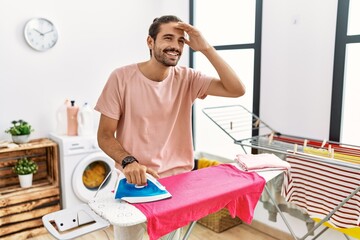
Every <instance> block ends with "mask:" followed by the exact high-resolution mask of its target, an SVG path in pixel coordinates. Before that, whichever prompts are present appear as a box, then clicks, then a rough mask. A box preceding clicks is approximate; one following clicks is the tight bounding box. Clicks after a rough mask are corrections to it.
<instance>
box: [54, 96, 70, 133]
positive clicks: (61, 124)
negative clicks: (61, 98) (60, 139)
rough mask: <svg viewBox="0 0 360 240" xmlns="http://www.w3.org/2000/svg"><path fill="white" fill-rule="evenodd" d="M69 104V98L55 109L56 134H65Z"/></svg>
mask: <svg viewBox="0 0 360 240" xmlns="http://www.w3.org/2000/svg"><path fill="white" fill-rule="evenodd" d="M69 106H71V104H70V100H69V99H66V100H65V102H64V103H63V104H62V105H61V106H60V107H59V108H58V109H57V111H56V133H57V134H58V135H66V134H67V108H68V107H69Z"/></svg>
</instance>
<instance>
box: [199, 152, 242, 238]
mask: <svg viewBox="0 0 360 240" xmlns="http://www.w3.org/2000/svg"><path fill="white" fill-rule="evenodd" d="M195 159H196V160H197V166H198V168H199V169H200V168H203V167H210V166H214V165H218V164H221V163H232V162H234V161H233V160H230V159H227V158H223V157H220V156H216V155H213V154H210V153H206V152H195ZM197 223H199V224H201V225H202V226H204V227H206V228H208V229H210V230H212V231H214V232H217V233H220V232H223V231H225V230H227V229H229V228H232V227H235V226H237V225H239V224H241V220H240V219H239V218H238V217H235V218H232V217H231V215H230V214H229V211H228V210H227V209H226V208H223V209H221V210H220V211H218V212H215V213H212V214H209V215H208V216H206V217H204V218H201V219H199V220H198V221H197Z"/></svg>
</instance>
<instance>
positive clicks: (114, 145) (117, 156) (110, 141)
mask: <svg viewBox="0 0 360 240" xmlns="http://www.w3.org/2000/svg"><path fill="white" fill-rule="evenodd" d="M98 143H99V147H100V148H101V149H102V150H103V151H104V152H105V153H106V154H107V155H109V156H110V157H111V158H112V159H114V161H115V162H117V163H119V164H121V161H122V160H123V159H124V158H125V157H126V156H129V155H131V154H129V153H128V152H126V151H125V149H124V148H123V147H122V145H121V144H120V143H119V142H118V141H117V140H116V139H115V137H113V136H98Z"/></svg>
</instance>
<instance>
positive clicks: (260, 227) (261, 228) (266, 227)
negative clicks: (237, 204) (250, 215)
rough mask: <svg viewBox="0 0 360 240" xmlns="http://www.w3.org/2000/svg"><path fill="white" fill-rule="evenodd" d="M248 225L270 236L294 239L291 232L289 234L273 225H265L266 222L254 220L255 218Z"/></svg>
mask: <svg viewBox="0 0 360 240" xmlns="http://www.w3.org/2000/svg"><path fill="white" fill-rule="evenodd" d="M249 226H250V227H252V228H254V229H256V230H257V231H260V232H263V233H266V234H268V235H270V236H273V237H276V238H278V239H281V240H294V238H293V237H292V236H291V234H289V233H287V232H283V231H281V230H279V229H276V228H274V227H271V226H269V225H266V224H264V223H262V222H259V221H256V220H253V221H252V223H251V224H250V225H249Z"/></svg>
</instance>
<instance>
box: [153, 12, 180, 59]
mask: <svg viewBox="0 0 360 240" xmlns="http://www.w3.org/2000/svg"><path fill="white" fill-rule="evenodd" d="M170 22H182V20H181V19H180V18H178V17H177V16H174V15H165V16H161V17H159V18H155V19H154V20H153V23H152V24H151V25H150V28H149V36H150V37H151V38H152V39H154V41H156V37H157V35H158V33H159V32H160V26H161V25H162V24H165V23H170ZM151 55H152V53H151V49H150V56H151Z"/></svg>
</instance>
